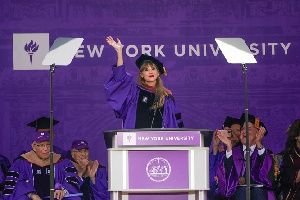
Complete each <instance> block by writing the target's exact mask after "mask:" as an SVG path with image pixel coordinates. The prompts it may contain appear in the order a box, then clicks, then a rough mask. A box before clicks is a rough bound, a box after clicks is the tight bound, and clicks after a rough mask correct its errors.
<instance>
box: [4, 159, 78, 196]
mask: <svg viewBox="0 0 300 200" xmlns="http://www.w3.org/2000/svg"><path fill="white" fill-rule="evenodd" d="M34 165H35V164H33V163H30V162H28V161H27V160H25V159H23V158H19V159H17V160H16V161H15V162H14V163H13V165H12V166H11V168H10V169H9V171H8V174H7V177H6V180H5V188H4V199H5V200H23V199H24V200H25V199H26V200H27V199H29V198H28V197H27V194H28V193H36V194H37V193H38V191H37V190H36V189H35V187H36V186H35V185H34V174H33V173H35V172H33V168H34V169H36V171H37V172H38V171H39V169H38V168H39V166H37V165H35V166H34ZM48 167H49V168H50V166H48ZM40 168H41V167H40ZM49 168H48V169H46V170H47V171H48V170H49ZM41 171H42V170H41ZM54 171H55V174H54V183H55V189H56V190H57V189H60V190H61V189H65V190H66V191H67V193H69V194H75V193H80V185H81V184H82V180H81V179H80V178H79V177H78V176H77V170H76V168H75V167H74V165H73V164H72V163H71V161H70V160H68V159H62V160H59V161H58V162H56V163H55V164H54ZM38 173H40V172H38ZM47 174H48V175H49V176H50V173H49V171H48V173H47ZM48 195H50V188H49V194H48ZM46 196H47V195H46ZM69 199H74V200H77V199H78V200H79V199H80V197H72V198H69Z"/></svg>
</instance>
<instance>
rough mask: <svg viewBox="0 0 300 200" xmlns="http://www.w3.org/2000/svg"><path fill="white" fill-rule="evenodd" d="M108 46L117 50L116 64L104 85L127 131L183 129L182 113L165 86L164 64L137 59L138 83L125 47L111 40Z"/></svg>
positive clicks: (151, 59) (110, 103) (108, 98)
mask: <svg viewBox="0 0 300 200" xmlns="http://www.w3.org/2000/svg"><path fill="white" fill-rule="evenodd" d="M106 41H107V43H108V44H109V45H110V46H112V47H113V48H114V49H115V50H116V51H117V55H118V58H117V64H116V65H114V66H113V67H112V71H113V73H112V75H111V77H110V78H109V80H108V81H107V82H106V83H105V85H104V87H105V90H106V94H107V101H108V103H109V105H110V106H111V107H112V108H113V110H114V111H115V114H116V117H117V118H119V119H122V120H123V128H124V129H136V128H182V127H183V122H182V119H181V113H180V112H179V111H178V109H177V107H176V105H175V99H174V97H173V95H172V93H171V91H170V90H168V89H166V88H165V87H164V85H163V81H162V79H161V77H160V76H161V75H165V76H166V75H167V73H166V70H165V68H164V67H163V64H162V63H161V62H160V61H159V60H157V59H156V58H154V57H152V56H148V55H144V54H142V55H141V56H140V57H139V58H138V59H137V60H136V65H137V67H138V68H139V75H138V84H136V83H135V82H134V81H133V77H132V75H131V74H129V73H127V72H126V68H125V65H124V62H123V52H122V48H123V45H122V43H121V41H120V40H119V39H118V38H117V42H116V41H115V40H114V39H113V38H112V37H111V36H109V37H107V38H106Z"/></svg>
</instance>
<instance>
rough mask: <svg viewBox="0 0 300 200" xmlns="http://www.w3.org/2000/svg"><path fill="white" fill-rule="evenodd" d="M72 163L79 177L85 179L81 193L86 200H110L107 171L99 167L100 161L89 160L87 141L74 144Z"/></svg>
mask: <svg viewBox="0 0 300 200" xmlns="http://www.w3.org/2000/svg"><path fill="white" fill-rule="evenodd" d="M71 149H72V152H71V154H72V163H73V164H74V166H75V167H76V169H77V172H78V175H79V176H80V177H81V178H82V179H83V181H84V183H83V184H82V186H81V188H80V191H81V192H82V193H83V197H82V199H84V200H109V199H110V194H109V192H108V186H107V170H106V168H105V167H104V166H102V165H99V163H98V161H97V160H95V161H92V160H90V158H89V145H88V142H87V141H85V140H74V141H73V142H72V147H71Z"/></svg>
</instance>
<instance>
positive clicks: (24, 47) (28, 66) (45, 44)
mask: <svg viewBox="0 0 300 200" xmlns="http://www.w3.org/2000/svg"><path fill="white" fill-rule="evenodd" d="M48 52H49V34H48V33H14V34H13V66H14V70H49V69H50V68H49V66H44V65H42V62H43V60H44V58H45V56H46V54H47V53H48Z"/></svg>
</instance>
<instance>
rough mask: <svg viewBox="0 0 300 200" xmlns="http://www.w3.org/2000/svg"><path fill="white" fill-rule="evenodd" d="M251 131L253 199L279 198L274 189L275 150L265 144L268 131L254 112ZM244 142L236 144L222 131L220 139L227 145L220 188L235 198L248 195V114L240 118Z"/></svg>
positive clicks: (249, 124) (251, 119)
mask: <svg viewBox="0 0 300 200" xmlns="http://www.w3.org/2000/svg"><path fill="white" fill-rule="evenodd" d="M248 119H249V120H248V121H249V123H248V127H249V129H248V132H249V147H250V163H251V164H250V166H251V167H250V174H251V180H250V184H251V194H250V195H251V199H252V200H267V199H268V200H271V199H275V197H274V194H273V191H272V183H273V181H274V160H273V157H272V155H271V152H270V151H269V150H267V149H265V147H264V146H263V145H262V139H263V137H264V136H265V135H266V134H267V131H266V129H265V127H264V124H263V123H262V122H259V119H258V118H255V117H254V116H253V115H248ZM240 121H241V126H242V129H241V136H240V140H241V143H242V145H240V146H238V147H234V148H232V144H231V141H230V140H229V139H228V138H226V137H224V136H222V135H221V134H218V137H219V138H220V140H221V141H222V142H223V143H224V144H225V145H226V147H227V150H226V153H225V156H224V158H223V159H222V161H221V162H220V164H219V166H218V169H217V177H218V184H219V189H220V192H221V194H222V195H223V196H225V197H228V198H229V199H233V200H243V199H246V160H245V157H246V156H245V153H246V152H245V149H246V131H245V129H246V124H245V123H244V122H245V114H243V115H242V116H241V118H240Z"/></svg>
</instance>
